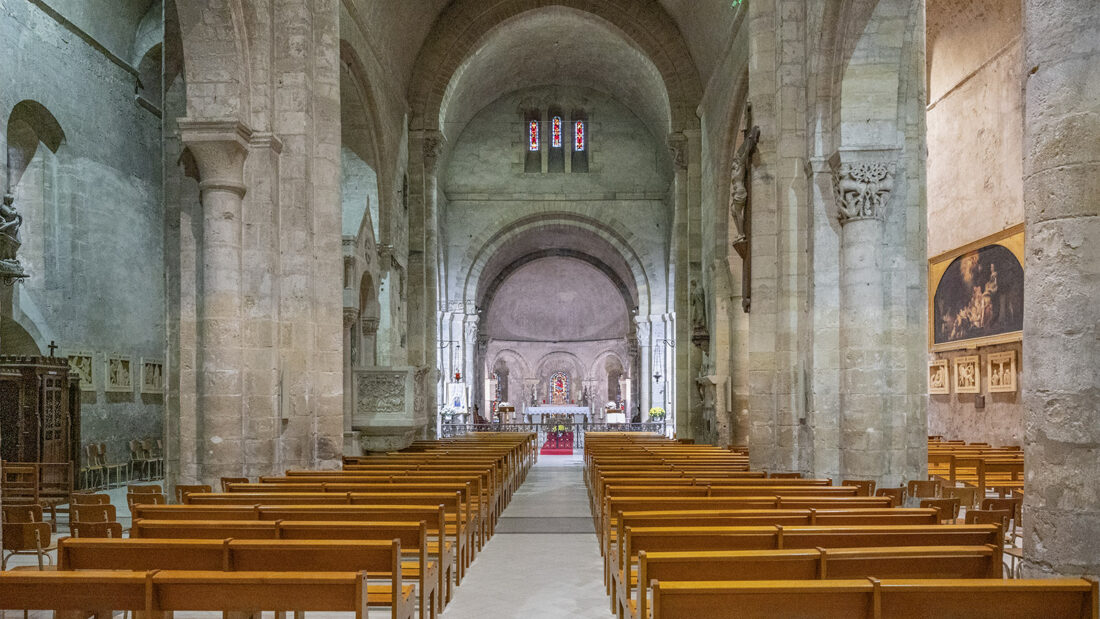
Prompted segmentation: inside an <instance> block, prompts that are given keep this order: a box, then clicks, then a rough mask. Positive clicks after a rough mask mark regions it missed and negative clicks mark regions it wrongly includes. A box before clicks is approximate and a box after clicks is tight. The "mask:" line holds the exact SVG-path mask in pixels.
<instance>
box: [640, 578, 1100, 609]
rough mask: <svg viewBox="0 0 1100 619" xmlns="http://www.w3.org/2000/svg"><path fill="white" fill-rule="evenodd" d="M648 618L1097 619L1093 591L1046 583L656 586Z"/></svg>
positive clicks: (1074, 581) (1082, 585) (1080, 583)
mask: <svg viewBox="0 0 1100 619" xmlns="http://www.w3.org/2000/svg"><path fill="white" fill-rule="evenodd" d="M651 589H652V591H653V615H652V616H653V619H699V618H700V617H707V618H708V619H727V618H729V619H733V618H734V617H736V618H745V617H813V618H817V619H833V618H836V619H862V618H866V619H880V618H889V619H910V618H912V619H917V618H920V619H926V618H928V617H967V618H968V619H1025V618H1026V619H1033V618H1034V617H1059V619H1062V618H1065V619H1070V618H1080V619H1089V618H1092V619H1095V617H1096V616H1097V612H1096V608H1097V587H1096V583H1095V582H1089V581H1087V580H1084V579H1079V578H1066V579H1049V580H877V579H872V578H868V579H863V580H822V581H783V580H779V581H761V580H752V581H740V582H738V581H727V582H713V583H700V582H668V583H661V582H660V581H657V582H654V583H653V584H652V585H651Z"/></svg>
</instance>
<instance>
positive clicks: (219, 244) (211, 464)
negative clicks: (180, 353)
mask: <svg viewBox="0 0 1100 619" xmlns="http://www.w3.org/2000/svg"><path fill="white" fill-rule="evenodd" d="M179 126H180V137H181V139H182V141H183V143H184V144H185V145H186V146H187V149H188V150H189V151H190V152H191V155H192V156H193V157H194V159H195V164H196V165H197V167H198V170H199V178H200V182H199V189H200V191H201V193H202V226H203V227H202V242H201V250H200V251H201V267H200V274H201V283H200V291H201V292H200V294H199V299H198V312H197V314H198V316H197V323H198V324H197V336H198V337H197V339H198V344H199V345H198V351H197V355H196V357H197V359H196V361H197V362H198V368H197V370H198V372H197V373H198V381H197V384H198V391H197V393H196V407H195V410H196V415H197V419H195V420H194V429H195V430H196V431H195V433H194V441H195V444H193V445H187V446H182V445H181V453H180V460H181V465H183V464H185V462H184V461H185V460H192V459H193V460H195V462H191V463H187V464H193V465H194V468H193V469H191V468H190V467H186V468H188V469H190V470H195V471H196V473H197V477H198V478H199V479H200V480H203V481H204V482H209V481H211V480H217V479H218V478H219V477H221V476H235V475H240V474H241V467H242V464H243V460H242V454H243V453H244V440H245V438H246V437H244V436H243V428H244V425H245V424H244V421H243V415H244V410H243V408H242V407H243V381H242V339H241V335H242V334H241V327H242V315H241V302H242V274H241V261H242V258H243V256H242V251H241V208H242V200H243V198H244V194H245V183H244V162H245V159H246V157H247V156H248V143H249V139H250V138H251V135H252V131H251V130H250V129H248V128H247V127H245V126H244V125H243V124H241V123H240V122H238V121H236V120H213V121H204V120H191V119H181V120H180V121H179Z"/></svg>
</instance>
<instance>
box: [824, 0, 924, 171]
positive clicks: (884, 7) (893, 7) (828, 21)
mask: <svg viewBox="0 0 1100 619" xmlns="http://www.w3.org/2000/svg"><path fill="white" fill-rule="evenodd" d="M909 5H910V3H908V2H905V1H904V0H844V1H843V2H838V3H831V4H830V6H828V7H827V8H826V10H825V14H824V16H823V24H822V33H823V34H822V40H821V49H822V51H823V52H824V54H823V55H822V57H823V58H825V59H826V60H825V62H828V63H829V66H827V67H822V69H823V71H821V74H822V75H828V76H829V82H828V85H827V86H826V85H824V84H823V85H821V87H820V88H819V89H818V93H819V96H821V95H825V94H826V93H827V95H826V96H827V100H828V109H829V115H830V116H831V123H829V125H827V126H828V127H830V128H831V131H830V132H829V133H830V134H831V135H830V137H831V138H832V139H831V142H832V144H831V148H830V149H829V152H832V151H835V150H839V149H843V148H858V147H861V146H868V145H873V146H880V147H881V146H885V145H891V146H892V145H895V144H896V143H897V139H898V138H897V127H898V118H897V115H898V113H899V112H898V108H899V105H901V101H900V100H899V99H900V97H901V94H902V93H901V89H902V88H903V87H904V84H903V83H902V80H901V76H902V74H903V71H902V69H903V67H902V63H903V62H904V61H905V48H906V37H907V36H908V32H907V27H908V25H909V22H910V15H909V11H910V10H911V7H910V6H909ZM891 22H897V23H891ZM872 26H875V27H872ZM870 102H873V104H872V103H870Z"/></svg>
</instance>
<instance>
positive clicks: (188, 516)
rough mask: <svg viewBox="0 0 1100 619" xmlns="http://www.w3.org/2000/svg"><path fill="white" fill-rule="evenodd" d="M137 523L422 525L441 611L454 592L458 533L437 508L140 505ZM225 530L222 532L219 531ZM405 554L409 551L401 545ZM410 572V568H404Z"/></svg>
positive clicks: (443, 513) (439, 506)
mask: <svg viewBox="0 0 1100 619" xmlns="http://www.w3.org/2000/svg"><path fill="white" fill-rule="evenodd" d="M133 517H134V519H135V521H137V520H220V521H225V520H253V521H256V520H265V521H294V520H307V521H333V522H337V521H350V522H359V521H368V522H369V521H375V522H414V523H415V522H424V523H425V525H426V527H427V533H428V536H429V542H428V554H429V555H430V558H431V559H432V560H433V561H434V562H435V563H436V564H437V565H436V566H433V567H432V568H431V569H430V571H431V572H432V574H435V572H438V574H435V575H436V576H437V580H438V581H439V587H438V592H439V595H440V596H446V598H442V597H441V599H440V600H439V601H438V607H439V608H442V607H443V605H444V604H445V602H449V601H450V599H451V596H452V595H453V592H454V587H453V583H454V582H455V580H456V566H455V564H456V561H455V556H456V551H455V549H456V548H457V547H458V543H459V540H458V530H457V528H456V527H455V526H454V525H453V524H448V523H447V520H446V512H445V511H444V509H443V507H442V506H441V505H437V506H435V507H432V506H430V505H142V506H138V507H137V508H136V509H135V511H134V514H133ZM222 530H225V529H222ZM403 543H404V547H405V549H406V551H408V549H410V548H413V547H414V546H413V545H411V544H410V543H409V542H403ZM406 567H407V568H408V569H412V568H411V566H406Z"/></svg>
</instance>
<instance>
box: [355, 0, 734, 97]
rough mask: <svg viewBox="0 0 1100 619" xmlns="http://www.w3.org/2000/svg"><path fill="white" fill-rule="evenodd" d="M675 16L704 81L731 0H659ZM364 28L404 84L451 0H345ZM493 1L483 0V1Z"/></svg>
mask: <svg viewBox="0 0 1100 619" xmlns="http://www.w3.org/2000/svg"><path fill="white" fill-rule="evenodd" d="M658 2H659V3H660V4H661V6H662V7H663V8H664V9H665V11H667V12H668V14H669V16H670V17H671V18H672V19H673V20H674V21H675V22H676V24H677V26H678V27H679V29H680V32H681V33H682V34H683V37H684V40H685V41H686V42H687V45H688V49H689V50H690V51H691V55H692V58H693V59H694V60H695V64H696V66H697V67H698V70H699V75H700V78H701V81H702V83H703V84H706V83H707V80H709V79H710V75H711V73H712V72H713V71H714V67H715V64H716V62H717V60H718V58H719V57H721V54H722V53H723V52H724V51H725V47H726V46H727V45H728V44H729V41H730V37H731V35H732V32H733V26H734V16H735V14H736V7H735V3H733V2H731V1H730V0H658ZM343 3H344V5H345V7H346V8H347V9H348V11H349V12H350V13H351V14H352V16H353V17H354V18H355V20H356V21H357V22H358V23H359V24H360V25H361V26H362V27H363V28H365V29H366V30H367V31H368V33H367V34H368V35H369V36H368V39H369V42H370V45H371V46H372V47H374V48H375V49H376V50H386V54H385V55H386V56H388V57H389V58H390V59H391V69H392V71H393V73H394V76H395V77H396V78H397V79H399V80H400V83H401V84H402V85H406V86H407V85H408V83H409V79H410V78H411V75H412V70H413V64H414V62H415V61H416V56H417V54H418V53H419V51H420V48H421V47H422V46H423V45H424V40H425V38H426V37H427V36H428V33H429V32H430V31H431V28H432V25H433V24H434V23H435V21H436V19H437V18H438V17H439V14H440V12H442V11H443V9H444V8H445V7H446V6H447V5H448V4H450V0H343ZM489 4H491V3H490V2H488V1H486V5H489Z"/></svg>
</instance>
